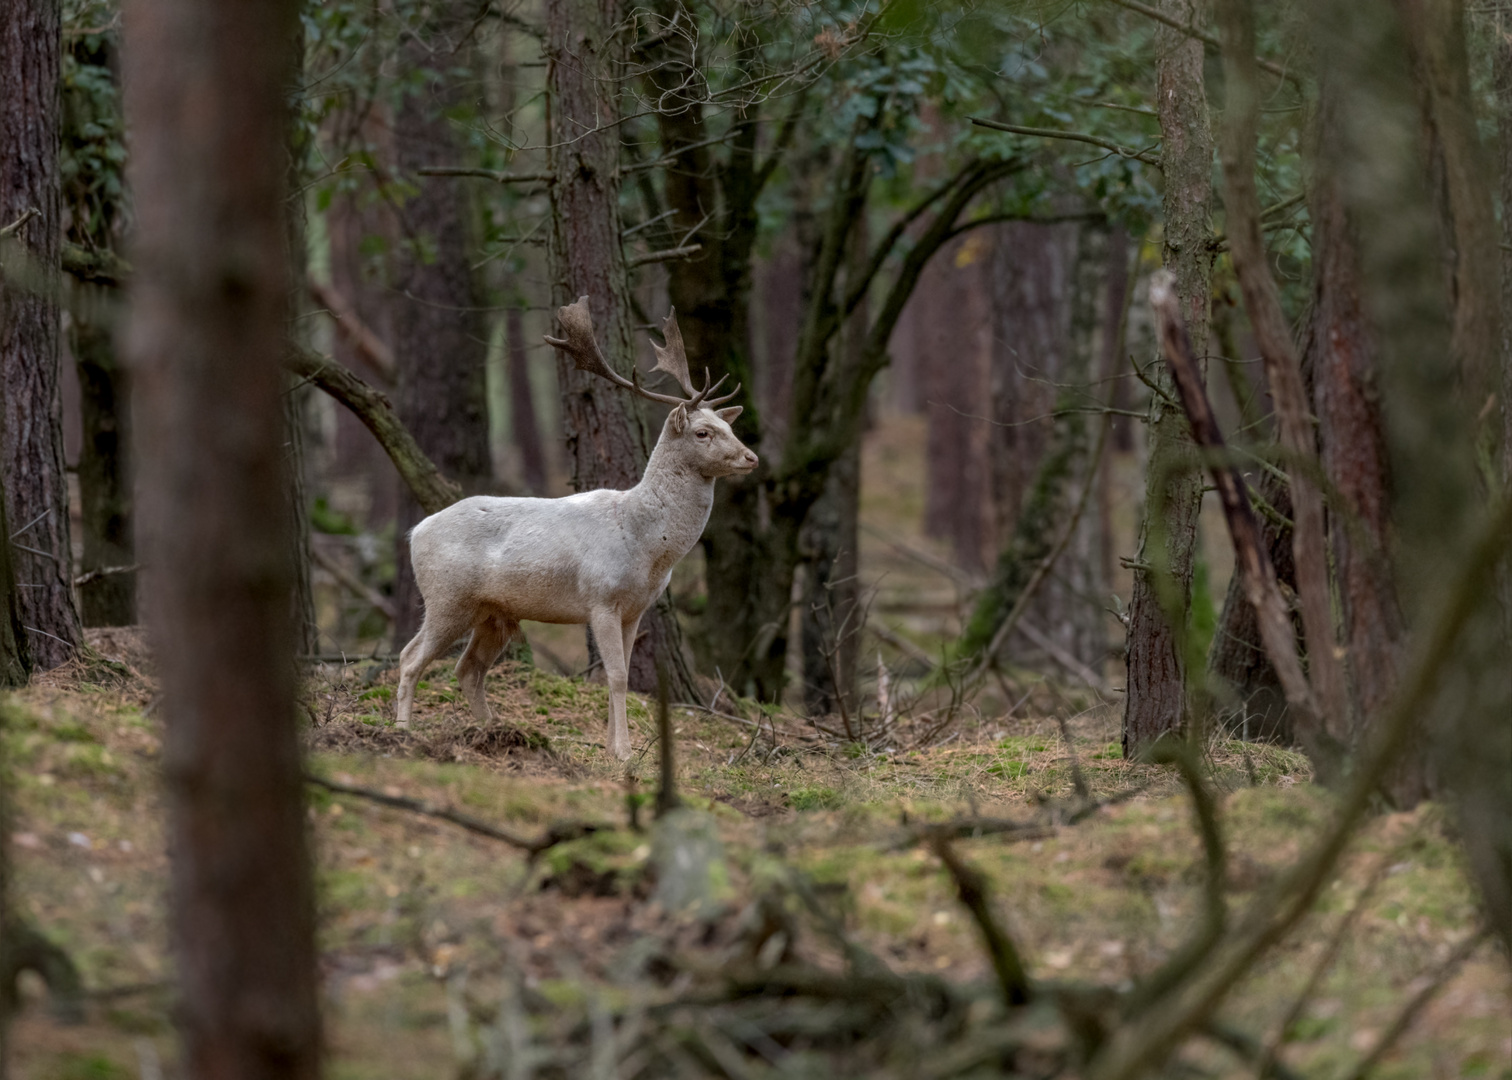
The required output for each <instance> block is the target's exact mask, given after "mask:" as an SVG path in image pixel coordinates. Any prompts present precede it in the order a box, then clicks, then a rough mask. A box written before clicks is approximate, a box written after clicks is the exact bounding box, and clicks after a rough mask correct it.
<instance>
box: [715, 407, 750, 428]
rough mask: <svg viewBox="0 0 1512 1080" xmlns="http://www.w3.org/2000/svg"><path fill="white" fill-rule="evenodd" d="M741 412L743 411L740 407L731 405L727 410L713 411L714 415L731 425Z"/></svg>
mask: <svg viewBox="0 0 1512 1080" xmlns="http://www.w3.org/2000/svg"><path fill="white" fill-rule="evenodd" d="M743 412H745V409H744V408H742V407H741V406H739V405H731V406H730V407H729V408H728V409H716V410H715V411H714V415H715V416H717V417H719V418H720V419H721V420H723V421H724V422H725V423H727V424H733V423H734V422H735V418H736V417H737V416H739V415H740V414H741V413H743Z"/></svg>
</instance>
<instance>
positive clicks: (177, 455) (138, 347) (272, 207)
mask: <svg viewBox="0 0 1512 1080" xmlns="http://www.w3.org/2000/svg"><path fill="white" fill-rule="evenodd" d="M124 23H125V27H126V35H127V42H126V47H125V49H124V50H123V54H124V57H125V64H126V69H125V76H124V80H123V82H124V85H125V88H126V109H127V116H128V119H129V120H130V127H131V131H132V133H133V142H132V158H131V165H130V180H131V186H132V190H133V192H134V194H135V208H136V221H137V225H136V230H135V235H134V242H135V255H134V261H135V264H136V277H135V280H134V281H133V287H132V292H133V297H132V300H133V303H132V309H131V323H130V328H129V332H128V335H127V339H126V340H127V353H128V359H129V362H130V363H131V365H132V370H133V371H134V372H136V373H137V374H138V381H137V386H136V389H137V392H138V408H139V410H140V411H139V417H140V419H141V426H140V428H139V431H140V432H141V433H142V439H141V442H140V445H139V450H140V458H141V463H142V469H141V475H142V510H143V514H142V525H143V534H144V535H143V549H144V554H145V561H146V563H147V565H148V567H149V574H150V582H151V590H150V594H151V596H152V607H151V612H150V620H149V621H150V624H151V625H152V626H153V632H154V638H155V642H156V649H155V655H156V657H157V663H158V669H159V673H160V678H161V681H162V687H163V694H164V709H163V713H164V721H165V738H164V748H163V774H164V782H165V788H166V795H167V804H168V837H169V841H168V843H169V850H170V852H171V853H172V864H171V873H172V876H171V890H170V905H171V910H170V919H169V923H170V925H171V926H172V928H173V944H174V952H175V956H176V961H177V971H178V978H179V988H180V991H181V993H180V995H179V1000H178V1006H177V1008H176V1010H175V1018H176V1021H177V1023H178V1026H179V1029H180V1032H181V1037H182V1039H183V1043H184V1048H183V1052H182V1056H181V1061H182V1070H183V1072H184V1074H185V1075H188V1076H195V1077H205V1078H215V1077H228V1078H236V1080H252V1078H260V1077H266V1078H268V1080H273V1078H280V1080H285V1078H295V1080H301V1078H308V1077H315V1076H318V1075H319V1072H320V1022H319V1013H318V1008H317V999H316V963H315V940H314V939H315V934H314V930H315V925H314V924H315V920H314V903H313V883H312V875H311V867H310V859H309V850H308V847H307V845H306V839H305V831H304V803H303V798H302V779H301V776H302V768H301V761H300V748H299V740H298V735H297V729H296V722H295V713H294V665H293V662H292V656H291V651H292V650H291V645H292V630H293V627H292V626H291V625H290V610H289V594H290V590H291V587H292V584H293V583H292V573H293V567H292V566H291V565H290V551H291V548H290V542H289V537H290V532H291V528H292V522H290V520H289V513H290V507H289V500H288V486H287V481H288V474H287V470H286V468H285V465H284V445H283V444H284V440H285V438H286V433H285V430H284V411H283V405H282V402H283V397H284V390H285V376H284V372H283V368H282V364H281V360H282V358H283V356H284V355H285V352H286V349H287V340H288V322H287V314H288V302H289V293H290V284H291V283H290V281H289V266H290V258H289V251H288V247H287V245H288V239H289V231H288V229H287V227H286V221H285V217H284V214H285V207H286V201H287V198H288V189H287V181H288V169H287V160H288V150H287V147H288V142H287V132H288V120H289V118H288V113H287V102H288V100H289V99H288V93H289V88H290V85H291V83H292V82H293V79H294V74H295V71H296V61H297V57H296V53H295V49H294V45H295V42H296V40H297V38H296V34H295V28H296V10H295V5H294V4H292V3H288V2H284V3H272V4H270V3H226V4H217V5H204V4H200V3H197V2H195V0H128V2H127V4H126V8H125V13H124ZM190 178H192V179H193V181H194V182H189V179H190Z"/></svg>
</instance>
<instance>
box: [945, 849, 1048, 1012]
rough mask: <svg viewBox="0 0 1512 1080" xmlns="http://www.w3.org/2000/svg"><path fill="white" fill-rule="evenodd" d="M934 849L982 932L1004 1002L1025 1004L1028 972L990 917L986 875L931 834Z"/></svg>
mask: <svg viewBox="0 0 1512 1080" xmlns="http://www.w3.org/2000/svg"><path fill="white" fill-rule="evenodd" d="M934 850H935V854H936V855H938V856H939V857H940V861H941V862H942V863H944V864H945V869H946V870H948V871H949V872H950V876H951V877H952V878H953V879H954V880H955V884H956V892H957V894H958V895H959V897H960V900H961V903H962V904H963V905H964V906H965V908H966V910H967V911H969V912H971V917H972V918H973V919H975V920H976V924H977V928H978V929H979V930H981V932H982V940H983V942H984V943H985V944H986V946H987V954H988V955H989V956H990V957H991V958H992V970H993V971H994V972H996V973H997V980H998V987H999V988H1000V989H1001V990H1002V992H1003V1001H1004V1003H1005V1004H1007V1005H1010V1006H1012V1005H1024V1004H1027V1003H1028V1001H1029V998H1030V997H1031V996H1032V992H1031V988H1030V986H1029V976H1028V975H1027V974H1026V973H1025V972H1024V963H1023V961H1022V960H1020V959H1019V952H1018V948H1017V946H1015V945H1014V943H1013V939H1012V938H1010V937H1009V936H1008V934H1007V932H1006V931H1004V930H1003V928H1002V927H1001V926H999V925H998V924H997V920H996V919H994V918H993V917H992V909H991V908H990V907H988V903H987V878H986V877H985V876H984V875H983V874H982V872H981V871H980V870H978V869H977V868H976V867H974V866H969V865H967V864H966V863H965V862H963V861H962V859H961V857H960V856H959V855H957V854H956V853H955V849H954V848H952V847H951V846H950V841H949V840H947V839H945V837H943V836H937V837H936V838H935V840H934Z"/></svg>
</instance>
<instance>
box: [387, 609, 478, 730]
mask: <svg viewBox="0 0 1512 1080" xmlns="http://www.w3.org/2000/svg"><path fill="white" fill-rule="evenodd" d="M471 622H472V620H471V619H470V618H468V617H467V616H465V615H460V614H458V613H456V612H452V611H437V610H435V609H432V608H426V609H425V621H424V622H423V623H421V624H420V632H419V633H418V634H416V635H415V636H414V638H413V639H411V641H410V643H409V644H408V645H406V646H405V647H404V649H403V650H402V651H401V652H400V653H399V693H398V695H397V697H398V702H397V706H398V707H397V710H396V717H395V719H396V720H397V722H398V725H399V727H409V723H410V713H411V711H412V710H413V709H414V705H415V684H416V683H417V682H419V681H420V676H421V675H423V674H424V673H425V669H426V668H428V667H430V665H431V663H432V662H433V661H434V660H435V659H436V658H437V657H439V656H440V655H441V654H442V653H444V652H445V651H446V650H447V649H449V648H451V647H452V642H454V641H456V640H457V639H458V638H459V637H461V636H462V635H463V634H465V633H467V630H468V627H469V625H470V624H471Z"/></svg>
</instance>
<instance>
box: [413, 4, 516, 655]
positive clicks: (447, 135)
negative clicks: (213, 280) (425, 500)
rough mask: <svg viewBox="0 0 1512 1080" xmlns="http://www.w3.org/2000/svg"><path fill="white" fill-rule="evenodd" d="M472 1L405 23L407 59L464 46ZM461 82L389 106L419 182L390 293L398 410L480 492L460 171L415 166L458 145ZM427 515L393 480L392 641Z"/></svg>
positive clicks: (421, 89)
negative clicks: (415, 535) (412, 547)
mask: <svg viewBox="0 0 1512 1080" xmlns="http://www.w3.org/2000/svg"><path fill="white" fill-rule="evenodd" d="M474 29H475V19H474V12H473V10H472V8H471V7H470V6H468V5H467V4H465V3H462V2H461V0H445V2H444V3H441V4H438V5H436V7H435V8H434V9H432V10H431V15H430V17H429V18H427V19H422V20H421V21H420V23H419V25H418V26H416V27H414V28H412V30H411V32H410V33H409V35H408V37H407V40H406V41H405V43H404V45H403V47H402V48H401V50H400V53H401V56H402V57H403V62H404V64H405V66H406V67H407V68H408V69H409V70H414V71H419V70H427V71H435V72H441V71H444V70H445V69H447V68H450V67H455V66H458V65H459V64H461V65H464V66H465V63H466V60H467V58H469V57H470V56H471V55H472V52H473V50H472V48H471V47H470V45H469V43H468V38H469V36H470V35H471V34H472V32H473V31H474ZM466 104H467V98H466V95H465V93H464V91H463V89H462V82H461V80H460V79H458V78H457V77H455V76H451V77H444V76H441V75H437V76H436V77H434V78H427V79H425V80H424V81H423V82H422V83H421V84H420V85H418V86H414V87H410V88H409V89H408V90H407V92H406V93H405V95H404V98H403V100H402V101H401V102H400V104H399V107H398V108H397V110H396V111H395V115H394V165H395V168H396V170H397V172H398V174H399V175H400V176H402V177H404V178H406V179H408V180H412V181H413V182H414V183H415V184H416V185H417V186H418V188H419V190H418V191H417V192H416V193H415V194H414V195H412V196H411V197H409V198H408V199H406V200H404V201H403V203H402V204H401V205H400V206H399V207H398V219H399V252H398V258H397V262H398V266H397V267H396V270H395V279H394V288H393V291H392V292H391V293H390V302H391V304H392V305H393V315H392V318H393V330H394V354H395V356H396V358H397V359H398V366H399V371H398V375H399V386H398V394H397V399H398V400H397V405H398V410H399V418H400V419H401V420H402V421H403V422H404V426H405V427H407V428H408V429H409V430H410V433H411V434H413V435H414V436H415V441H416V442H417V443H419V445H420V449H421V450H423V451H425V453H426V455H427V456H428V457H430V459H431V460H432V461H434V462H435V463H436V466H437V468H439V469H440V470H441V472H442V474H443V475H445V476H448V477H450V478H451V479H452V480H455V481H456V482H457V483H459V484H461V485H462V493H463V495H464V496H466V495H477V494H480V493H481V492H483V491H484V490H485V489H486V488H487V487H488V484H489V480H490V478H491V477H492V474H493V469H492V461H491V455H490V453H489V447H488V396H487V388H486V363H487V353H488V332H487V327H486V324H485V320H484V318H483V312H482V306H483V305H482V300H481V297H480V295H479V290H478V285H477V279H476V277H475V276H474V274H473V271H472V268H471V258H472V254H471V253H472V250H473V247H472V244H471V238H470V235H469V227H468V222H469V219H470V216H471V213H472V207H471V200H470V199H469V197H468V195H467V192H466V188H465V185H466V184H467V183H468V182H467V181H466V180H461V179H457V178H453V177H441V176H429V177H425V176H420V175H418V170H420V169H423V168H426V167H429V166H436V165H455V164H457V163H458V162H459V161H460V160H461V159H462V155H463V146H462V140H461V139H460V138H458V137H457V134H456V131H455V129H454V127H453V124H452V120H451V118H450V117H449V116H448V115H447V114H448V113H449V112H451V111H453V110H455V109H457V108H460V107H462V106H465V105H466ZM424 516H425V514H424V511H422V510H421V509H420V507H419V506H418V505H417V504H416V502H415V500H414V499H413V498H412V497H411V496H410V493H409V491H408V490H406V489H403V488H402V487H401V490H400V492H399V519H398V523H397V526H396V528H395V530H394V561H395V571H396V576H395V581H394V608H395V610H396V611H397V612H398V618H397V620H396V621H395V623H394V647H395V648H396V649H397V648H400V647H402V646H403V645H404V644H406V643H407V642H408V641H409V639H410V638H412V637H414V635H415V632H416V631H417V630H419V629H420V621H421V618H422V612H421V603H420V592H419V589H418V588H416V586H415V572H414V567H413V566H411V564H410V554H409V531H410V530H411V529H412V528H414V527H415V525H416V524H418V523H419V521H420V519H421V518H423V517H424Z"/></svg>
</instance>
